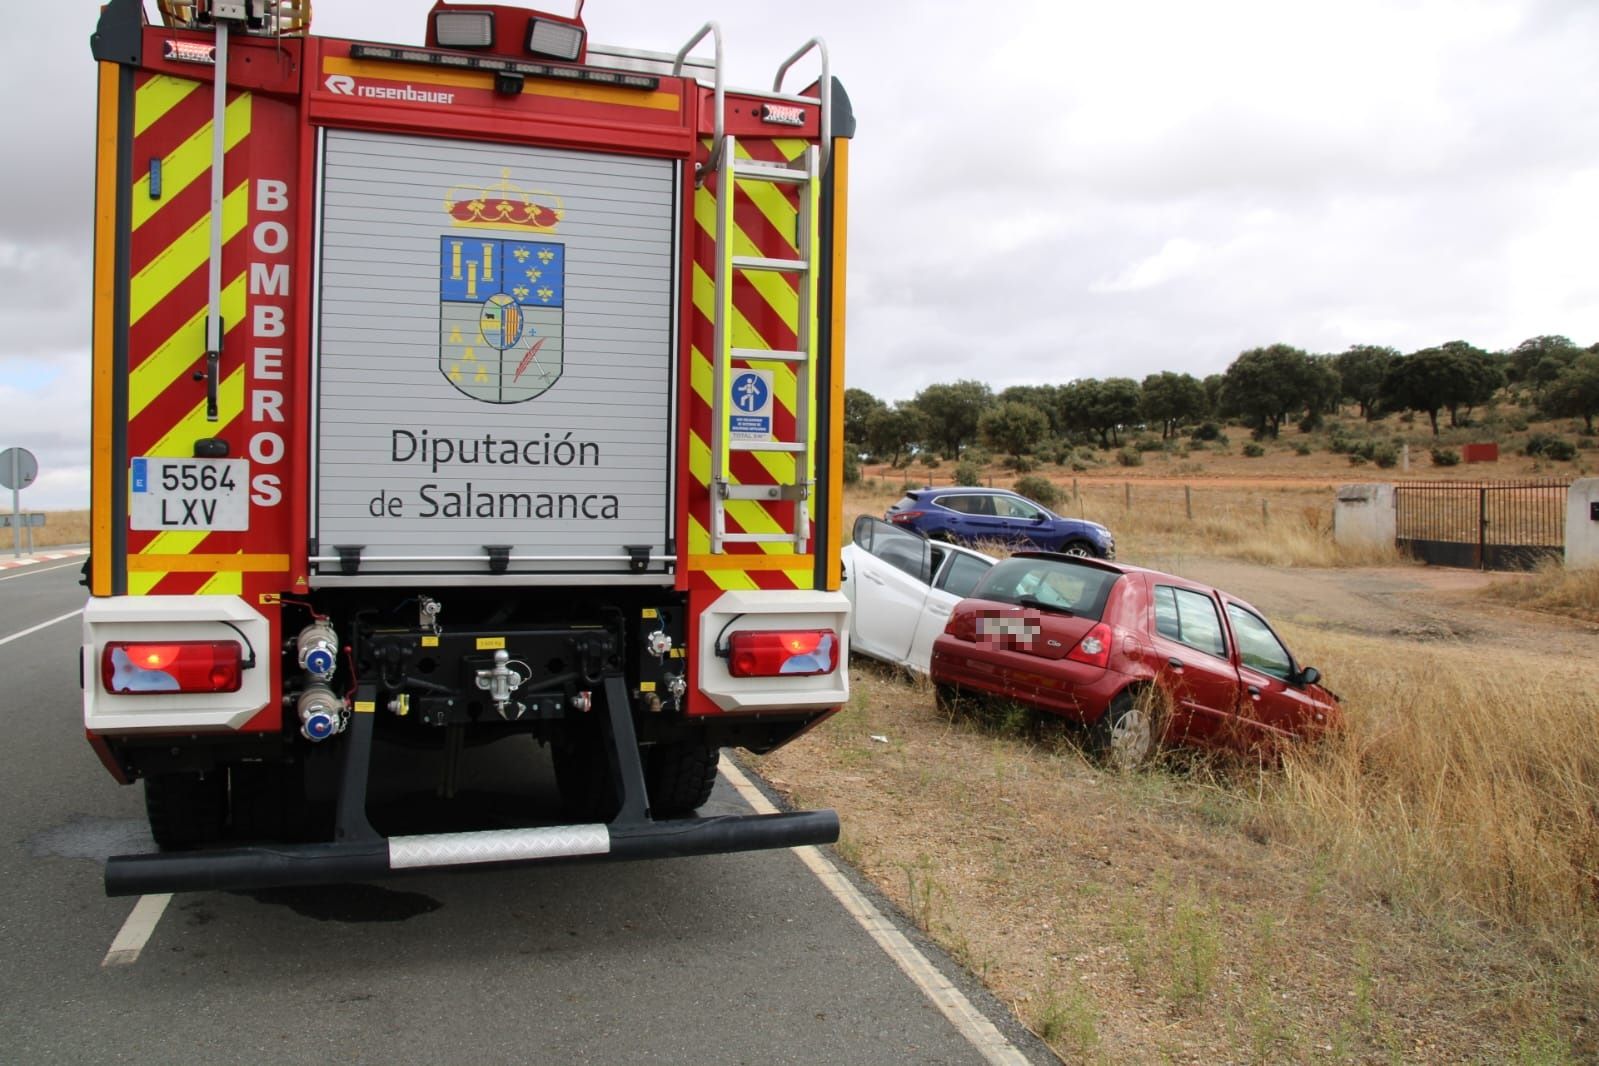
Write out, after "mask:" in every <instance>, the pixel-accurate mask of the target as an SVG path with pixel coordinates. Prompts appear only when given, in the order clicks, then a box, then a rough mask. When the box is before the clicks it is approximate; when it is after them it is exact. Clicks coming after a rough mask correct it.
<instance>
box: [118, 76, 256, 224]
mask: <svg viewBox="0 0 1599 1066" xmlns="http://www.w3.org/2000/svg"><path fill="white" fill-rule="evenodd" d="M250 114H251V108H250V94H249V93H244V94H242V95H241V96H240V97H239V98H238V99H236V100H234V101H233V103H231V104H229V105H228V109H227V112H226V113H225V114H224V116H223V120H222V125H223V128H224V133H225V135H226V143H227V147H228V148H233V147H234V146H235V145H237V144H238V143H239V142H240V141H242V140H244V139H245V138H246V137H248V136H249V135H250ZM146 166H148V161H146ZM210 173H211V120H210V119H207V120H206V122H205V125H203V126H201V127H200V128H199V129H197V130H195V131H194V133H193V134H191V135H190V136H189V139H188V140H186V141H184V142H183V143H182V144H180V145H178V147H177V148H175V149H174V150H173V151H171V152H169V153H167V154H166V155H165V156H163V157H162V158H161V198H160V199H159V200H152V199H150V172H149V170H148V169H147V170H145V172H144V173H143V174H142V175H141V176H140V177H139V180H138V181H136V182H134V183H133V228H134V229H138V228H139V227H140V226H142V225H144V224H145V222H147V221H149V219H150V217H151V216H153V215H154V214H155V213H156V212H157V211H159V210H161V209H162V208H163V207H165V206H166V205H167V204H169V203H171V202H172V201H173V200H174V199H175V198H176V197H177V195H178V194H179V193H181V192H182V191H183V190H184V189H187V188H188V187H189V186H190V185H191V184H193V182H194V181H195V180H196V179H198V178H199V177H201V176H202V175H208V174H210Z"/></svg>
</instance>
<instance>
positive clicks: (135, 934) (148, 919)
mask: <svg viewBox="0 0 1599 1066" xmlns="http://www.w3.org/2000/svg"><path fill="white" fill-rule="evenodd" d="M171 902H172V893H170V892H163V893H161V894H160V895H158V896H140V897H139V902H137V903H135V904H134V905H133V913H132V914H129V915H128V920H127V921H125V922H123V923H122V929H121V930H120V931H119V932H118V933H117V938H116V939H115V940H113V941H111V950H110V951H108V952H106V953H105V959H104V960H103V961H102V962H101V963H100V965H101V966H127V965H130V964H131V963H135V962H138V961H139V952H141V951H143V950H144V945H145V944H147V943H149V941H150V934H151V933H153V932H155V923H157V922H159V921H160V920H161V915H162V913H163V912H164V911H166V909H167V904H168V903H171Z"/></svg>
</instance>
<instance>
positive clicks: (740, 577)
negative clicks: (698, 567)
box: [688, 518, 758, 592]
mask: <svg viewBox="0 0 1599 1066" xmlns="http://www.w3.org/2000/svg"><path fill="white" fill-rule="evenodd" d="M688 542H689V545H690V551H693V550H694V546H696V545H697V546H698V548H699V554H701V555H703V554H706V553H708V552H709V551H710V550H711V535H710V533H708V532H707V531H706V529H705V527H704V526H702V525H700V523H699V519H697V518H690V519H689V520H688ZM704 573H705V575H706V576H707V577H709V578H710V579H711V581H712V582H713V583H715V585H716V587H717V588H719V589H722V590H723V591H724V592H726V591H730V590H733V589H753V588H757V587H758V586H757V585H756V584H755V579H754V578H752V577H750V575H749V573H748V571H745V570H707V571H704Z"/></svg>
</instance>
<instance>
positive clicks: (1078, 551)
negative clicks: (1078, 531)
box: [1060, 540, 1095, 559]
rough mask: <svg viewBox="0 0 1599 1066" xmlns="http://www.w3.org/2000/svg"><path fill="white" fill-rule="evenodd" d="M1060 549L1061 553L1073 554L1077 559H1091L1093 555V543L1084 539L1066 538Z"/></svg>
mask: <svg viewBox="0 0 1599 1066" xmlns="http://www.w3.org/2000/svg"><path fill="white" fill-rule="evenodd" d="M1060 550H1061V552H1062V553H1063V554H1066V555H1075V556H1076V557H1077V558H1079V559H1092V558H1094V556H1095V552H1094V547H1093V545H1091V544H1089V543H1088V542H1087V541H1086V540H1068V541H1067V542H1066V543H1065V544H1064V545H1062V546H1061V549H1060Z"/></svg>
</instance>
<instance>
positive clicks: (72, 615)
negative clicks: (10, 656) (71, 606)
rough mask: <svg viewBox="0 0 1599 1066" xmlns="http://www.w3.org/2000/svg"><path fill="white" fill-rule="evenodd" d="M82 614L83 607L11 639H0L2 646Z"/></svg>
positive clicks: (15, 634)
mask: <svg viewBox="0 0 1599 1066" xmlns="http://www.w3.org/2000/svg"><path fill="white" fill-rule="evenodd" d="M82 613H83V608H82V607H79V608H78V609H77V610H76V611H68V612H67V613H66V614H64V615H62V616H61V617H60V618H52V619H50V621H48V622H40V623H39V624H38V625H36V626H30V627H29V628H27V629H24V630H23V631H22V632H20V633H13V634H11V635H10V636H9V637H0V644H10V643H11V642H12V641H13V640H21V639H22V638H23V637H25V636H27V635H28V634H30V633H37V632H39V630H41V629H49V628H50V627H51V626H53V625H55V624H56V623H57V622H65V621H66V620H67V619H68V618H76V617H78V615H80V614H82Z"/></svg>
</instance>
